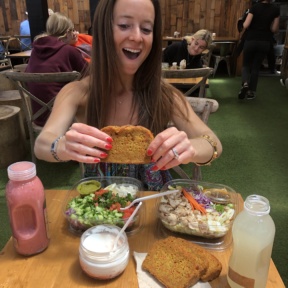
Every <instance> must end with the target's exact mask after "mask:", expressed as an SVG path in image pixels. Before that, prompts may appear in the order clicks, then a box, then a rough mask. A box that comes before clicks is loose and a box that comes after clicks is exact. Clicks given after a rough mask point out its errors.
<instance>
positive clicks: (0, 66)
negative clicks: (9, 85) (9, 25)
mask: <svg viewBox="0 0 288 288" xmlns="http://www.w3.org/2000/svg"><path fill="white" fill-rule="evenodd" d="M11 39H12V38H11V36H1V38H0V41H1V44H2V47H3V48H4V51H3V52H1V53H0V71H4V70H7V69H12V67H13V66H12V62H11V60H10V58H8V57H7V55H8V54H9V53H10V52H9V44H10V41H11Z"/></svg>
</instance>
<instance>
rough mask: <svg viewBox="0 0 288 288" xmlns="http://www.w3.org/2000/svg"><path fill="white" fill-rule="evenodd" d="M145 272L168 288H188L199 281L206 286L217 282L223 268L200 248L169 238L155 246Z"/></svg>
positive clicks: (176, 238) (182, 240) (143, 264)
mask: <svg viewBox="0 0 288 288" xmlns="http://www.w3.org/2000/svg"><path fill="white" fill-rule="evenodd" d="M142 269H143V270H145V271H147V272H149V273H150V274H151V275H153V276H154V277H155V278H156V279H157V280H158V281H159V282H161V283H162V284H164V286H165V287H167V288H175V287H177V288H189V287H191V286H193V285H194V284H196V283H197V282H198V281H199V280H202V281H203V282H207V281H212V280H214V279H215V278H217V277H218V276H219V275H220V273H221V270H222V265H221V262H220V261H219V260H218V259H217V258H216V257H214V256H213V255H212V254H211V253H210V252H208V251H207V250H205V249H204V248H202V247H200V246H199V245H196V244H193V243H191V242H189V241H187V240H184V239H182V238H178V237H173V236H170V237H167V238H165V239H161V240H158V241H157V242H155V243H154V244H153V246H152V247H151V249H150V250H149V251H148V254H147V256H146V258H145V260H144V261H143V263H142Z"/></svg>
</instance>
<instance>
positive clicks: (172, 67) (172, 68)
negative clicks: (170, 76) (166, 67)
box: [171, 62, 177, 70]
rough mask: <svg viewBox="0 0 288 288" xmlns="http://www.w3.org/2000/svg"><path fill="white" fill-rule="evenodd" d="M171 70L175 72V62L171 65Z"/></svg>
mask: <svg viewBox="0 0 288 288" xmlns="http://www.w3.org/2000/svg"><path fill="white" fill-rule="evenodd" d="M171 70H177V62H173V63H172V66H171Z"/></svg>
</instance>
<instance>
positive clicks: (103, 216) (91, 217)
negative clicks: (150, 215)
mask: <svg viewBox="0 0 288 288" xmlns="http://www.w3.org/2000/svg"><path fill="white" fill-rule="evenodd" d="M142 190H143V188H142V183H141V182H140V181H139V180H137V179H134V178H130V177H116V176H115V177H88V178H83V179H81V180H80V181H78V182H77V183H75V185H73V187H72V189H71V190H69V191H68V193H67V196H66V199H65V201H64V205H63V215H64V217H65V218H66V219H67V221H68V224H69V230H70V231H72V232H74V233H76V234H82V233H83V232H84V231H86V230H87V229H89V228H91V227H93V226H96V225H102V224H110V225H115V226H118V227H123V226H124V224H125V223H126V221H127V220H128V219H129V217H130V216H131V215H132V213H133V211H134V210H135V208H136V206H133V207H131V208H129V209H125V210H124V211H121V210H120V208H121V207H126V206H128V205H129V204H130V203H131V202H132V201H133V200H135V199H136V198H138V197H140V196H141V191H142ZM143 206H144V205H142V207H141V208H140V209H139V211H138V212H137V214H136V215H135V216H134V218H133V219H132V221H131V223H130V224H129V226H128V227H127V229H126V230H125V232H126V233H134V232H136V231H138V230H139V228H140V227H141V225H142V224H141V223H142V218H143V217H144V213H145V208H144V207H143Z"/></svg>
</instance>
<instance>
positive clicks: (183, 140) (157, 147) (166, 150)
mask: <svg viewBox="0 0 288 288" xmlns="http://www.w3.org/2000/svg"><path fill="white" fill-rule="evenodd" d="M147 155H149V156H151V157H152V161H153V162H155V166H154V167H153V168H152V170H154V171H156V170H166V169H170V168H172V167H174V166H178V165H179V164H181V163H182V164H187V163H189V162H191V161H192V159H193V158H194V156H195V149H194V148H193V146H192V145H191V141H190V140H189V139H188V136H187V134H186V133H185V132H183V131H179V130H178V129H177V128H175V127H170V128H168V129H166V130H164V131H163V132H161V133H159V134H158V135H157V136H156V137H155V138H154V140H153V141H152V142H151V144H150V145H149V147H148V149H147Z"/></svg>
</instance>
